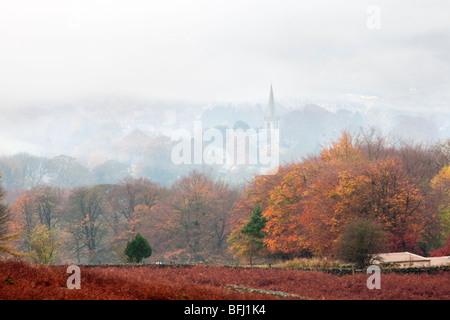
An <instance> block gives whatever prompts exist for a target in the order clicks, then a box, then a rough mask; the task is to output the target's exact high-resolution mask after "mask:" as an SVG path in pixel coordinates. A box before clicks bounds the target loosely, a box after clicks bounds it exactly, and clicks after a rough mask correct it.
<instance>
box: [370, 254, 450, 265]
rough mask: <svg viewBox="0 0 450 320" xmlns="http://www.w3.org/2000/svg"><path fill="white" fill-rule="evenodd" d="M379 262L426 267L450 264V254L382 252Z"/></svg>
mask: <svg viewBox="0 0 450 320" xmlns="http://www.w3.org/2000/svg"><path fill="white" fill-rule="evenodd" d="M378 258H379V261H377V263H392V264H396V265H399V266H400V267H426V266H445V265H450V256H445V257H422V256H419V255H418V254H414V253H410V252H406V251H405V252H392V253H380V254H379V255H378Z"/></svg>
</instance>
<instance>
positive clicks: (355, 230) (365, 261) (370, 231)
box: [337, 218, 385, 269]
mask: <svg viewBox="0 0 450 320" xmlns="http://www.w3.org/2000/svg"><path fill="white" fill-rule="evenodd" d="M384 238H385V234H384V232H383V230H382V229H381V227H380V226H379V225H378V224H377V223H375V222H373V221H371V220H368V219H365V218H360V219H357V220H355V221H353V222H350V223H349V224H348V225H347V226H346V228H345V230H344V232H343V234H342V237H341V239H340V240H339V242H338V247H337V254H338V257H339V258H341V259H342V260H344V261H347V262H350V263H353V264H354V265H355V267H356V268H359V269H363V268H365V267H367V266H369V265H370V264H371V263H372V262H373V261H374V260H375V259H376V255H377V254H378V253H380V252H381V251H382V250H383V248H384Z"/></svg>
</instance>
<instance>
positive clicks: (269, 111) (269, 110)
mask: <svg viewBox="0 0 450 320" xmlns="http://www.w3.org/2000/svg"><path fill="white" fill-rule="evenodd" d="M267 119H268V120H269V121H270V120H273V119H275V100H274V98H273V89H272V84H271V85H270V96H269V106H268V108H267Z"/></svg>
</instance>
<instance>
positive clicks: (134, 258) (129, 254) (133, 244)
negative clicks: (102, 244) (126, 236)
mask: <svg viewBox="0 0 450 320" xmlns="http://www.w3.org/2000/svg"><path fill="white" fill-rule="evenodd" d="M124 254H125V257H126V261H127V262H129V263H133V262H135V263H139V262H141V261H142V259H144V258H148V257H150V256H151V255H152V247H150V244H149V243H148V241H147V239H145V238H144V237H143V236H141V234H140V233H138V234H137V235H136V237H135V238H134V239H133V240H131V241H128V243H127V246H126V248H125V251H124Z"/></svg>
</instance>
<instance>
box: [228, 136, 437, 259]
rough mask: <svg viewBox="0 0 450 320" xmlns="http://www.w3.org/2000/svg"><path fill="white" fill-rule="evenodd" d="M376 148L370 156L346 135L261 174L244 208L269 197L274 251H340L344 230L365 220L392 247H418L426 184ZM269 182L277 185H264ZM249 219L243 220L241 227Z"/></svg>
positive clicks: (268, 240) (267, 241)
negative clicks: (275, 172)
mask: <svg viewBox="0 0 450 320" xmlns="http://www.w3.org/2000/svg"><path fill="white" fill-rule="evenodd" d="M380 144H382V143H381V142H380ZM381 148H382V146H380V149H381ZM371 152H375V153H378V152H379V154H378V155H377V156H375V155H374V156H373V157H371V158H370V157H369V156H368V155H367V153H365V152H363V151H362V150H361V149H360V147H359V145H358V140H357V139H356V138H354V137H352V136H351V135H350V134H348V133H345V132H344V133H343V135H342V136H341V137H340V139H338V140H337V141H336V142H333V143H332V144H331V145H330V146H329V147H326V148H324V149H323V151H322V152H321V154H320V157H310V158H308V159H304V160H303V161H301V162H298V163H295V164H291V165H289V166H288V167H287V168H282V169H281V170H280V172H281V175H280V176H279V177H276V178H266V177H264V178H262V177H256V178H255V179H254V181H253V182H251V183H250V186H249V188H248V189H247V192H246V194H245V195H244V197H243V198H242V199H241V200H240V201H239V202H238V204H237V205H236V207H237V208H244V206H247V207H248V204H250V203H251V201H254V200H256V199H261V200H262V201H261V203H263V204H264V206H263V207H262V209H263V213H262V214H263V216H264V217H266V218H268V222H267V225H266V227H265V232H266V237H265V238H264V244H265V245H266V247H267V249H268V250H269V251H270V252H271V253H274V254H282V255H283V256H288V257H293V256H299V255H309V254H312V255H333V254H334V253H335V251H336V243H337V240H338V239H339V237H340V236H341V234H342V233H343V232H344V227H345V226H346V225H347V223H348V222H350V221H353V220H355V219H357V218H370V219H374V220H375V221H377V223H379V224H380V225H381V227H382V228H383V230H384V231H385V232H386V233H387V244H388V245H389V249H390V250H401V251H405V250H409V251H418V250H419V249H418V243H419V242H420V241H421V240H422V239H423V233H424V230H425V227H426V221H427V219H429V218H430V216H429V214H428V213H427V212H428V211H429V208H427V207H426V202H425V200H424V199H425V195H424V193H423V191H422V190H423V189H422V188H419V187H418V186H417V185H416V181H417V180H413V179H410V177H409V172H408V171H407V170H406V169H405V168H404V166H403V162H402V161H401V159H400V158H398V157H392V158H391V157H387V156H385V155H381V150H378V151H373V150H372V151H371ZM263 179H266V180H267V181H272V182H274V183H272V184H270V185H269V184H266V186H267V187H265V188H261V186H260V185H259V184H258V182H260V181H263ZM275 179H276V180H275ZM263 186H264V184H263ZM259 190H261V191H259ZM259 192H261V196H259V195H258V194H259ZM241 210H242V209H241ZM427 210H428V211H427ZM244 224H245V220H244V219H241V220H240V221H237V223H236V224H235V226H234V230H239V229H240V228H242V226H243V225H244ZM233 234H234V235H236V233H235V231H233Z"/></svg>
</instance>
